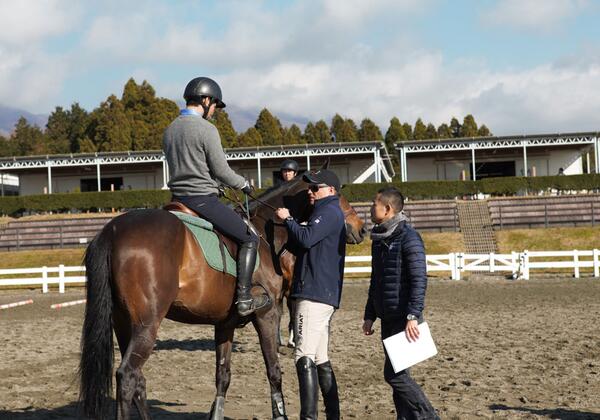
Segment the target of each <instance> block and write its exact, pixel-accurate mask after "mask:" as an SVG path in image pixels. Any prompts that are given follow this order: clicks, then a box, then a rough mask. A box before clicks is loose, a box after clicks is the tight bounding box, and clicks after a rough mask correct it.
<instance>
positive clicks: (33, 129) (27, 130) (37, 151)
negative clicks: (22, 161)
mask: <svg viewBox="0 0 600 420" xmlns="http://www.w3.org/2000/svg"><path fill="white" fill-rule="evenodd" d="M10 141H11V142H12V144H13V151H14V153H15V155H17V156H28V155H45V154H47V153H48V147H47V143H46V139H45V137H44V133H42V130H40V128H39V127H38V126H37V125H33V126H32V125H30V124H29V122H27V119H25V118H24V117H21V118H19V120H18V121H17V124H15V130H14V131H13V133H12V135H11V138H10Z"/></svg>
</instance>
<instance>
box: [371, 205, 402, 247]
mask: <svg viewBox="0 0 600 420" xmlns="http://www.w3.org/2000/svg"><path fill="white" fill-rule="evenodd" d="M403 221H408V218H407V217H406V215H405V214H404V212H403V211H401V212H400V213H397V214H396V215H395V216H394V217H392V218H391V219H389V220H386V221H385V222H383V223H381V224H379V225H375V226H373V229H371V240H373V241H381V240H382V239H386V238H388V237H389V236H390V235H391V234H392V233H394V231H395V230H396V228H397V227H398V225H399V224H400V222H403Z"/></svg>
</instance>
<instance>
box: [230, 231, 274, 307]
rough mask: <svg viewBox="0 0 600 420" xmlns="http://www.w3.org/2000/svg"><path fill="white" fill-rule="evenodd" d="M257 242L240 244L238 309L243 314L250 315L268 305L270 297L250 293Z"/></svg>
mask: <svg viewBox="0 0 600 420" xmlns="http://www.w3.org/2000/svg"><path fill="white" fill-rule="evenodd" d="M257 246H258V244H257V243H256V242H244V243H243V244H241V245H240V249H239V250H238V258H237V311H238V314H240V315H241V316H248V315H250V314H251V313H252V312H254V311H256V310H257V309H260V308H262V307H264V306H267V305H268V304H269V302H270V300H269V297H268V296H267V295H266V294H265V295H260V296H257V297H255V298H253V297H252V295H251V294H250V290H251V289H252V273H254V265H255V264H256V251H257Z"/></svg>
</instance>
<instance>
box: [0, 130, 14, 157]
mask: <svg viewBox="0 0 600 420" xmlns="http://www.w3.org/2000/svg"><path fill="white" fill-rule="evenodd" d="M14 155H15V152H14V149H13V142H12V141H10V139H7V138H6V137H4V136H3V135H0V157H7V156H14Z"/></svg>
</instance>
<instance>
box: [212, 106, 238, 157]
mask: <svg viewBox="0 0 600 420" xmlns="http://www.w3.org/2000/svg"><path fill="white" fill-rule="evenodd" d="M213 122H214V124H215V126H216V127H217V130H219V135H220V136H221V144H222V145H223V147H224V148H226V147H235V144H236V139H237V133H236V132H235V129H234V128H233V124H232V123H231V120H230V119H229V114H227V112H226V111H225V110H224V109H219V110H217V111H216V112H215V116H214V119H213Z"/></svg>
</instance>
